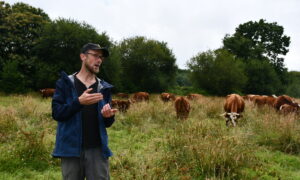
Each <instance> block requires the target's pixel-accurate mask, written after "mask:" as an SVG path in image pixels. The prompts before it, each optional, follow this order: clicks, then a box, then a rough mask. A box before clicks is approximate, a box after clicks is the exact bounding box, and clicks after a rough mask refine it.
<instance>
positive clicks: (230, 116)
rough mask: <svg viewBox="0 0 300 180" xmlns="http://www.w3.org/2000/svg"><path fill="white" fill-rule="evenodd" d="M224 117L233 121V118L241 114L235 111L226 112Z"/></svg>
mask: <svg viewBox="0 0 300 180" xmlns="http://www.w3.org/2000/svg"><path fill="white" fill-rule="evenodd" d="M225 117H226V118H229V119H231V120H233V121H234V120H236V119H238V118H240V117H242V115H241V114H239V113H236V112H231V113H226V115H225Z"/></svg>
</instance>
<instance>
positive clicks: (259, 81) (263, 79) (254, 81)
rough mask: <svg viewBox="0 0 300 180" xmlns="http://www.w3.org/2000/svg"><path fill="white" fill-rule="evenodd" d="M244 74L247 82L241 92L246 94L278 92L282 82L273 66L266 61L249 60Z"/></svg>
mask: <svg viewBox="0 0 300 180" xmlns="http://www.w3.org/2000/svg"><path fill="white" fill-rule="evenodd" d="M246 74H247V75H248V83H247V85H246V87H245V89H244V91H243V92H245V93H248V94H253V93H254V94H265V95H270V94H279V93H280V92H281V88H280V87H282V84H281V81H280V80H279V77H278V75H277V74H276V71H275V70H274V68H273V66H272V65H271V64H270V63H269V62H267V61H261V60H255V59H253V60H250V61H249V62H248V63H247V68H246Z"/></svg>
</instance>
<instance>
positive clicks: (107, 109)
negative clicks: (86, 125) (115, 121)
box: [101, 104, 118, 118]
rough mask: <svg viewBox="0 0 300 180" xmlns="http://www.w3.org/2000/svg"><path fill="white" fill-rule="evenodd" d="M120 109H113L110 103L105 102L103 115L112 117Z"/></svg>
mask: <svg viewBox="0 0 300 180" xmlns="http://www.w3.org/2000/svg"><path fill="white" fill-rule="evenodd" d="M117 111H118V109H112V108H111V107H110V105H109V104H105V105H104V106H103V108H102V110H101V113H102V116H103V117H105V118H110V117H112V116H114V115H115V113H116V112H117Z"/></svg>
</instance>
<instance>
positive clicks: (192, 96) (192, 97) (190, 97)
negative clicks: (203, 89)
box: [186, 94, 203, 100]
mask: <svg viewBox="0 0 300 180" xmlns="http://www.w3.org/2000/svg"><path fill="white" fill-rule="evenodd" d="M186 97H187V98H188V99H189V100H198V99H200V98H202V97H203V95H201V94H189V95H187V96H186Z"/></svg>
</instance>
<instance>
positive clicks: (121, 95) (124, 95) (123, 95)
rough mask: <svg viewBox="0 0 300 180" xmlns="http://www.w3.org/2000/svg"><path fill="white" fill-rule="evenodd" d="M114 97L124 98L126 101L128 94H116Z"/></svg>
mask: <svg viewBox="0 0 300 180" xmlns="http://www.w3.org/2000/svg"><path fill="white" fill-rule="evenodd" d="M116 96H117V97H119V98H126V99H128V98H129V94H126V93H117V94H116Z"/></svg>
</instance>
